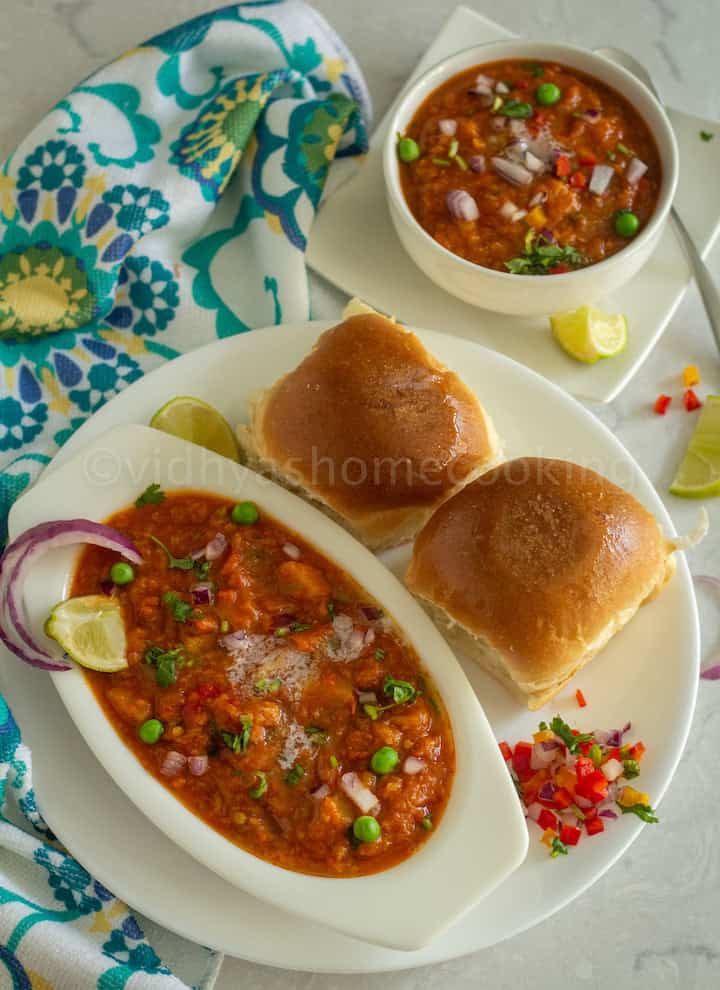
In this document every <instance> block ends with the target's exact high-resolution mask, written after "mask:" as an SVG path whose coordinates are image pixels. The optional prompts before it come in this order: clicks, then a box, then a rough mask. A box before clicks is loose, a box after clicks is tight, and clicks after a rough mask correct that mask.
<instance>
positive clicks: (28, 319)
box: [0, 0, 370, 990]
mask: <svg viewBox="0 0 720 990" xmlns="http://www.w3.org/2000/svg"><path fill="white" fill-rule="evenodd" d="M369 117H370V105H369V98H368V95H367V90H366V87H365V84H364V81H363V79H362V75H361V73H360V71H359V69H358V67H357V65H356V63H355V61H354V59H353V57H352V55H351V54H350V53H349V51H348V50H347V49H346V48H345V46H344V45H343V44H342V42H341V41H340V39H339V38H338V37H337V36H336V35H335V33H334V32H333V31H332V29H331V28H330V27H329V26H328V25H327V23H326V22H325V21H324V20H323V19H322V18H321V17H320V16H319V15H318V14H317V13H316V12H315V11H314V10H313V9H312V8H311V7H309V6H307V5H306V4H304V3H302V2H300V0H264V2H257V3H245V4H234V5H231V6H228V7H225V8H222V9H220V10H217V11H214V12H210V13H207V14H203V15H201V16H200V17H196V18H194V19H193V20H191V21H188V22H186V23H184V24H180V25H178V26H176V27H174V28H171V29H170V30H168V31H165V32H164V33H163V34H161V35H158V36H157V37H155V38H151V39H150V40H149V41H146V42H145V43H143V44H141V45H139V46H138V47H137V48H134V49H133V50H131V51H130V52H128V53H126V54H125V55H124V56H123V57H121V58H119V59H117V60H116V61H115V62H113V63H111V64H110V65H107V66H106V67H105V68H103V69H101V70H100V71H98V72H97V73H95V74H94V75H93V76H91V77H89V78H88V79H86V80H84V81H83V83H82V84H80V85H78V86H77V87H76V88H75V89H74V90H72V92H70V93H69V94H68V95H67V96H65V97H64V98H63V99H61V100H60V101H59V102H58V103H57V104H56V106H55V107H54V108H53V109H52V111H51V112H50V113H49V114H48V116H47V117H46V118H45V119H44V120H43V121H42V122H41V123H40V124H39V125H38V126H37V127H36V128H35V130H34V131H32V132H31V133H30V134H29V135H28V136H27V137H26V138H25V140H24V141H23V142H22V143H21V144H20V146H19V147H18V148H17V149H16V150H15V152H14V153H13V154H12V155H10V157H9V158H8V159H7V161H6V162H5V163H4V164H3V165H2V167H1V168H0V548H1V547H2V546H3V545H4V543H5V541H6V540H7V537H8V528H7V520H8V513H9V511H10V508H11V506H12V504H13V502H14V501H15V500H16V499H17V498H18V497H19V496H20V495H22V493H23V492H24V491H25V490H26V489H27V488H28V487H29V486H30V485H32V484H33V482H34V481H35V480H36V478H37V477H38V475H39V474H40V473H41V472H42V470H43V468H44V467H45V466H46V465H47V464H48V463H49V461H50V460H51V459H52V457H53V455H54V454H55V452H56V451H57V450H58V448H59V447H60V446H62V444H64V443H65V442H66V441H67V440H68V439H69V438H70V437H71V436H72V434H73V433H74V431H75V430H77V429H78V427H79V426H81V425H82V423H84V422H85V420H86V419H87V418H88V417H89V416H91V415H92V414H93V413H94V412H95V411H96V410H97V409H99V408H100V407H101V406H102V405H103V404H104V403H105V402H107V401H108V400H109V399H111V398H112V397H113V396H114V395H116V394H117V393H118V392H120V391H121V390H122V389H124V388H127V386H128V385H131V384H132V383H133V382H135V381H137V380H138V379H139V378H140V377H141V376H142V375H144V374H146V373H147V372H148V371H150V370H152V369H153V368H155V367H157V366H158V365H159V364H160V363H162V362H163V361H166V360H168V359H172V358H173V357H175V356H177V355H178V354H181V353H183V352H185V351H187V350H188V349H190V348H192V347H197V346H198V345H200V344H203V343H208V342H210V341H212V340H213V339H216V338H218V337H225V336H228V335H230V334H236V333H244V332H247V331H248V330H250V329H251V328H252V327H255V326H261V325H262V326H265V325H268V324H279V323H281V322H288V321H292V320H302V319H307V318H308V316H309V301H308V290H307V278H306V273H305V264H304V251H305V246H306V244H307V237H308V232H309V229H310V226H311V224H312V219H313V216H314V213H315V210H316V209H317V207H318V204H319V201H320V197H321V195H322V191H323V187H324V184H325V180H326V178H327V175H328V171H329V169H330V168H331V166H332V162H333V160H334V159H335V158H336V157H340V156H348V155H354V154H359V153H362V152H364V151H365V150H366V149H367V140H366V128H367V126H368V123H369ZM221 200H222V202H220V201H221ZM228 271H232V272H233V276H232V278H228V277H227V274H226V273H227V272H228ZM2 660H3V664H4V663H10V659H9V658H8V657H5V656H4V657H3V658H2ZM41 805H42V795H40V806H41ZM13 812H14V814H13ZM12 821H15V824H12ZM19 824H22V825H23V828H20V827H18V825H19ZM41 922H42V924H41ZM68 960H72V961H71V963H69V962H68ZM68 965H70V966H71V967H72V968H71V969H70V970H69V971H68V970H67V966H68ZM5 985H7V986H10V987H12V988H13V990H26V988H31V990H54V988H55V987H56V986H57V987H60V986H63V987H65V986H72V987H73V990H83V988H85V987H93V988H95V987H96V988H98V990H121V988H123V987H125V986H126V985H128V986H129V985H131V986H132V987H133V990H139V988H145V987H147V988H152V990H174V988H180V987H181V986H182V984H181V983H180V981H178V980H177V979H176V978H175V977H174V976H173V975H172V974H171V973H170V971H169V970H168V969H167V968H166V967H165V966H164V965H163V963H162V962H161V961H160V959H159V958H158V957H157V955H156V954H155V952H154V951H153V949H152V948H151V947H150V945H149V944H148V943H147V941H146V940H145V938H144V935H143V932H142V930H141V928H140V926H139V925H138V923H137V921H136V920H135V919H134V918H133V917H132V915H131V914H130V913H129V912H128V910H127V908H125V906H124V905H121V904H119V902H118V901H116V899H115V898H114V897H113V895H112V894H111V893H110V892H109V891H107V890H105V889H104V888H103V887H102V886H101V885H100V884H99V883H97V882H96V881H95V880H94V879H93V878H92V877H90V876H89V875H88V873H87V872H86V871H85V870H84V869H83V868H82V866H80V864H78V863H77V862H75V861H74V860H73V859H72V858H71V857H69V856H68V855H67V853H65V851H64V850H63V849H62V847H61V846H60V845H59V843H58V842H57V841H56V840H55V839H54V837H53V836H52V835H51V833H49V831H48V829H47V827H46V826H45V824H44V822H43V819H42V816H41V814H40V812H39V811H38V807H37V806H36V801H35V796H34V793H33V790H32V771H31V759H30V753H29V751H28V750H27V748H26V747H25V746H24V744H23V742H22V739H21V736H20V731H19V728H18V726H17V724H16V723H15V721H14V720H13V716H12V714H11V712H10V709H9V707H8V705H7V703H6V701H5V700H4V699H3V698H2V696H1V695H0V986H3V987H4V986H5Z"/></svg>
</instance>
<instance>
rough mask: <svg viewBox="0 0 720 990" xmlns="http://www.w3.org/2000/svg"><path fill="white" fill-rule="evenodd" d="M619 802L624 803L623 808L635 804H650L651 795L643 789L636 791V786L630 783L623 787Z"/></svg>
mask: <svg viewBox="0 0 720 990" xmlns="http://www.w3.org/2000/svg"><path fill="white" fill-rule="evenodd" d="M618 804H620V805H622V807H623V808H632V806H633V805H634V804H645V805H649V804H650V795H649V794H645V793H644V792H643V791H636V790H635V788H634V787H630V786H629V785H628V786H626V787H624V788H623V790H622V793H621V794H620V797H619V798H618Z"/></svg>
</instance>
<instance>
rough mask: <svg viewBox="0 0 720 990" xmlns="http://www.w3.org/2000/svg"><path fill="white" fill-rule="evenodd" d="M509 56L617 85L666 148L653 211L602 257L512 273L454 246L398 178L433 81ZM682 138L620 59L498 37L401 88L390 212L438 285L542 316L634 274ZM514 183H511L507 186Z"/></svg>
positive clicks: (661, 219)
mask: <svg viewBox="0 0 720 990" xmlns="http://www.w3.org/2000/svg"><path fill="white" fill-rule="evenodd" d="M504 59H528V60H531V59H532V60H533V61H542V62H559V63H561V64H563V65H567V66H570V67H571V68H573V69H578V70H580V71H581V72H584V73H586V74H587V75H589V76H594V77H595V78H596V79H599V80H600V81H601V82H604V83H606V84H607V85H608V86H611V87H612V88H613V89H615V90H617V92H619V93H620V94H621V95H622V96H624V97H625V99H626V100H628V101H629V103H630V104H632V106H633V107H634V108H635V109H636V110H637V111H638V113H639V114H640V116H641V117H642V118H643V120H644V121H645V123H646V124H647V126H648V128H649V130H650V132H651V134H652V135H653V137H654V138H655V142H656V144H657V147H658V151H659V153H660V160H661V163H662V184H661V188H660V195H659V198H658V203H657V206H656V208H655V212H654V213H653V215H652V217H651V218H650V220H649V222H648V223H647V224H646V226H645V227H643V229H642V230H641V231H640V233H639V234H638V235H637V236H636V237H634V238H633V240H631V241H629V242H628V244H627V246H626V247H624V248H623V249H622V250H621V251H618V252H617V253H616V254H614V255H611V256H610V257H609V258H606V259H605V260H604V261H600V262H597V264H594V265H589V266H588V267H587V268H579V269H577V270H576V271H572V272H567V273H566V274H562V275H552V276H538V275H512V274H511V273H510V272H500V271H495V270H494V269H492V268H483V267H482V266H481V265H476V264H474V263H473V262H471V261H466V260H465V258H461V257H460V256H459V255H457V254H453V253H452V251H448V250H447V248H444V247H443V246H442V245H441V244H439V243H438V242H437V241H436V240H435V239H434V238H433V237H431V236H430V234H428V233H427V231H425V230H424V229H423V228H422V227H421V226H420V224H419V223H418V221H417V220H416V219H415V217H414V216H413V215H412V213H411V212H410V208H409V207H408V205H407V202H406V201H405V197H404V195H403V192H402V188H401V185H400V167H401V163H400V162H399V161H398V157H397V151H396V143H397V135H398V133H400V134H404V133H405V130H406V128H407V126H408V124H409V123H410V121H411V120H412V118H413V116H414V115H415V112H416V110H417V109H418V107H419V106H420V105H421V103H422V102H423V101H424V100H425V98H426V97H427V96H429V95H430V93H432V92H433V91H434V90H435V89H437V88H438V87H439V86H440V85H442V83H444V82H446V81H447V80H448V79H451V78H452V77H453V76H455V75H457V74H458V73H459V72H462V71H464V70H465V69H469V68H471V67H472V66H474V65H477V66H480V65H483V64H485V63H488V62H497V61H500V60H504ZM678 168H679V158H678V149H677V142H676V140H675V134H674V132H673V129H672V126H671V124H670V121H669V120H668V117H667V114H666V113H665V111H664V110H663V108H662V106H661V105H660V103H659V102H658V101H657V99H656V98H655V97H654V96H653V94H652V93H651V92H650V90H649V89H648V88H647V87H646V86H645V85H644V84H643V83H641V82H640V81H639V80H638V79H637V78H636V77H635V76H633V75H632V74H631V73H630V72H628V71H627V70H626V69H624V68H622V66H619V65H616V64H615V63H614V62H611V61H610V60H609V59H606V58H603V57H602V56H601V55H596V54H594V53H593V52H591V51H589V50H587V49H585V48H579V47H576V46H575V45H560V44H548V43H545V42H531V41H498V42H492V43H490V44H485V45H476V46H475V47H473V48H467V49H465V51H462V52H458V53H457V54H456V55H452V56H450V57H449V58H446V59H443V60H442V62H439V63H438V64H437V65H435V66H433V67H432V68H431V69H428V71H427V72H425V73H424V74H423V75H422V76H420V78H419V79H417V80H416V81H415V82H414V83H412V84H411V86H410V87H409V89H408V90H407V91H406V92H405V93H404V94H403V95H402V96H401V98H400V100H399V102H398V104H397V107H396V109H395V111H394V113H393V115H392V119H391V121H390V125H389V127H388V132H387V137H386V139H385V146H384V148H383V170H384V174H385V189H386V196H387V202H388V207H389V210H390V216H391V217H392V221H393V224H394V225H395V230H396V231H397V233H398V236H399V238H400V240H401V242H402V244H403V246H404V248H405V250H406V251H407V252H408V254H409V255H410V257H411V258H412V259H413V261H414V262H415V263H416V264H417V266H418V267H419V268H420V269H421V270H422V271H423V272H424V273H425V274H426V275H427V276H428V278H430V279H431V280H432V281H433V282H435V284H436V285H439V286H440V287H441V288H442V289H445V291H446V292H450V293H451V294H452V295H454V296H457V297H458V298H459V299H462V300H464V301H465V302H468V303H471V304H472V305H474V306H480V307H482V308H483V309H489V310H492V311H494V312H496V313H510V314H514V315H519V316H542V315H546V314H548V313H557V312H561V311H566V310H574V309H577V308H578V307H579V306H583V305H585V304H587V303H590V302H593V301H594V300H596V299H598V298H600V297H601V296H604V295H607V294H608V293H610V292H612V291H613V290H614V289H617V288H619V287H620V286H621V285H623V284H624V283H626V282H628V281H629V280H630V279H631V278H632V277H633V276H634V275H635V273H636V272H637V271H638V270H639V269H640V268H641V267H642V266H643V265H644V264H645V262H646V261H647V260H648V258H649V257H650V255H651V254H652V252H653V250H654V249H655V247H656V245H657V243H658V241H659V239H660V236H661V234H662V231H663V228H664V226H665V223H666V222H667V218H668V213H669V211H670V207H671V206H672V202H673V197H674V196H675V189H676V186H677V180H678ZM511 190H512V186H510V185H508V191H509V192H510V191H511Z"/></svg>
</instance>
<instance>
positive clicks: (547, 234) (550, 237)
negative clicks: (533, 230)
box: [540, 227, 555, 244]
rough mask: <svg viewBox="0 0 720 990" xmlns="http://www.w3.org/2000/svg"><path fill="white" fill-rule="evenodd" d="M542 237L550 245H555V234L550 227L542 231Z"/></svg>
mask: <svg viewBox="0 0 720 990" xmlns="http://www.w3.org/2000/svg"><path fill="white" fill-rule="evenodd" d="M540 236H541V237H542V239H543V240H544V241H546V242H547V243H548V244H554V243H555V235H554V234H553V232H552V231H551V230H550V228H549V227H543V229H542V230H541V231H540Z"/></svg>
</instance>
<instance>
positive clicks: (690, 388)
mask: <svg viewBox="0 0 720 990" xmlns="http://www.w3.org/2000/svg"><path fill="white" fill-rule="evenodd" d="M682 382H683V385H684V386H685V391H684V392H683V396H682V404H683V406H684V408H685V410H686V411H687V412H695V410H696V409H700V408H701V407H702V402H701V401H700V399H699V397H698V394H697V392H696V391H695V389H694V386H695V385H699V384H700V372H699V370H698V369H697V367H696V366H695V365H694V364H689V365H687V367H685V368H683V373H682ZM671 402H672V397H671V396H669V395H664V394H662V395H659V396H658V397H657V399H656V400H655V405H654V406H653V409H654V410H655V412H656V413H657V414H658V416H664V415H665V413H666V412H667V411H668V407H669V406H670V404H671Z"/></svg>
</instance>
